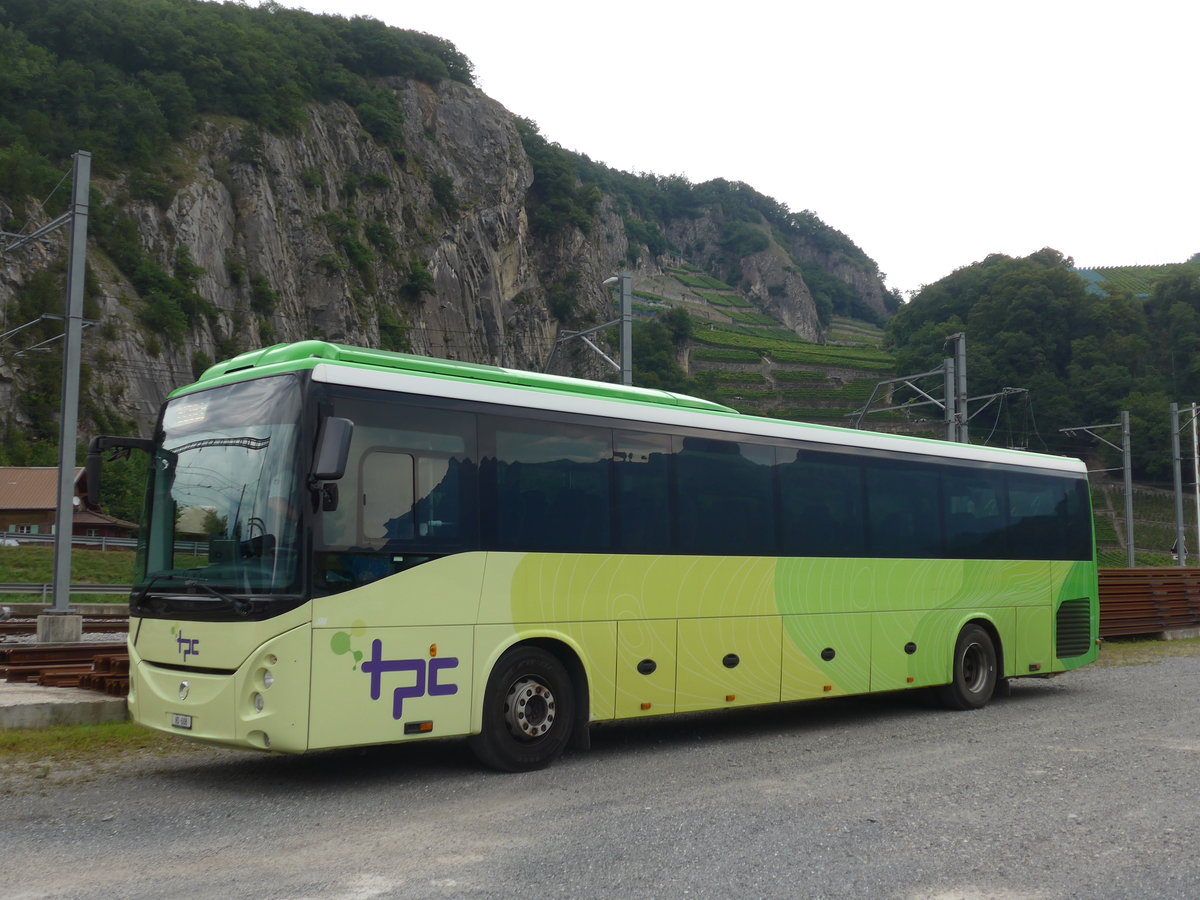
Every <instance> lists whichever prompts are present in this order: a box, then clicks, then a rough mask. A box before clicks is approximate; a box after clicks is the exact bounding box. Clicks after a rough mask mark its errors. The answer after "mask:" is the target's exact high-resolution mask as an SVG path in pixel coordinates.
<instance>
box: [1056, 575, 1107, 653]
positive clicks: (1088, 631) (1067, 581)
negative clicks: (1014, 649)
mask: <svg viewBox="0 0 1200 900" xmlns="http://www.w3.org/2000/svg"><path fill="white" fill-rule="evenodd" d="M1051 565H1052V566H1053V573H1054V614H1055V618H1054V644H1055V654H1054V655H1055V659H1054V671H1055V672H1066V671H1070V670H1071V669H1078V668H1079V667H1080V666H1085V665H1087V664H1088V663H1091V662H1095V661H1096V658H1097V657H1098V656H1099V654H1100V645H1099V643H1098V641H1099V638H1100V599H1099V597H1100V594H1099V587H1098V585H1097V581H1096V579H1097V573H1096V564H1095V563H1094V562H1092V561H1090V560H1083V561H1080V562H1056V563H1051ZM1064 605H1065V606H1066V607H1067V608H1066V609H1064V608H1063V607H1064ZM1060 629H1064V630H1069V632H1070V634H1069V635H1068V634H1060V633H1059V631H1060ZM1060 653H1062V654H1064V655H1061V656H1060V655H1059V654H1060ZM1068 653H1069V654H1070V655H1066V654H1068Z"/></svg>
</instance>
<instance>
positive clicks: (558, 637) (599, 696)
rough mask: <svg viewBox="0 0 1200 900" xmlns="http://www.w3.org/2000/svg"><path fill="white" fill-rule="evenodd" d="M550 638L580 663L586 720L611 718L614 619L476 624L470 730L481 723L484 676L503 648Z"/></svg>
mask: <svg viewBox="0 0 1200 900" xmlns="http://www.w3.org/2000/svg"><path fill="white" fill-rule="evenodd" d="M532 640H537V641H552V642H554V643H557V644H561V645H563V646H564V647H566V648H567V649H568V650H569V651H570V652H571V653H573V654H574V655H575V656H576V657H577V658H578V659H579V662H580V664H581V665H582V666H583V671H584V676H585V677H586V678H587V684H588V712H589V715H588V718H589V721H593V722H595V721H597V720H601V719H611V718H612V717H613V715H614V713H613V710H614V705H613V696H614V694H615V693H616V681H615V674H616V673H615V667H616V659H617V624H616V622H549V623H546V624H539V625H531V626H527V627H514V626H512V625H480V626H479V627H478V628H476V629H475V672H474V678H475V688H474V690H475V696H476V698H478V699H477V701H476V702H475V703H474V705H473V708H472V710H471V733H472V734H478V733H479V729H480V727H481V726H482V723H483V698H484V696H485V692H486V689H487V682H488V678H489V677H490V676H491V674H492V670H493V669H494V668H495V667H496V663H497V661H499V659H500V657H501V656H503V655H504V652H505V651H506V650H508V649H509V648H510V647H512V646H513V645H515V644H519V643H521V642H522V641H532Z"/></svg>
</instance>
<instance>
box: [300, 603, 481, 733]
mask: <svg viewBox="0 0 1200 900" xmlns="http://www.w3.org/2000/svg"><path fill="white" fill-rule="evenodd" d="M473 631H474V629H473V628H472V627H471V626H469V625H419V626H413V627H409V628H375V627H372V628H367V627H365V626H361V625H360V626H354V627H350V628H317V629H314V630H313V646H312V700H311V713H310V725H309V746H310V747H311V748H313V749H317V748H326V747H347V746H351V745H354V744H384V743H392V742H397V741H405V740H413V739H415V738H421V737H445V736H448V735H461V734H466V733H467V732H468V730H469V728H470V721H471V706H472V700H473V695H472V684H473V679H472V677H471V676H472V665H473ZM422 723H425V724H424V726H423V725H422ZM406 726H407V733H406ZM422 729H423V730H422Z"/></svg>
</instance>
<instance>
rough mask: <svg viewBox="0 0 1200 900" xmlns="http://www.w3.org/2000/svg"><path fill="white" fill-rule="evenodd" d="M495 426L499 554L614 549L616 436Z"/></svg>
mask: <svg viewBox="0 0 1200 900" xmlns="http://www.w3.org/2000/svg"><path fill="white" fill-rule="evenodd" d="M495 421H496V426H495V447H496V466H495V473H496V475H495V478H496V543H497V546H498V547H500V548H501V549H507V550H559V551H580V552H586V551H592V552H599V551H603V550H608V549H610V547H611V543H612V542H611V537H610V536H611V524H610V517H609V477H610V476H609V469H610V465H611V459H612V433H611V432H610V431H609V430H608V429H605V428H591V427H587V426H582V425H565V424H553V423H544V422H533V421H525V420H515V419H514V420H505V419H497V420H495Z"/></svg>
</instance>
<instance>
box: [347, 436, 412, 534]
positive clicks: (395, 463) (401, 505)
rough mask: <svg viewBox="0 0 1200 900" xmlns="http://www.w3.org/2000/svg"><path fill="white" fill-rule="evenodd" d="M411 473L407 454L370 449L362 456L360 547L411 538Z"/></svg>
mask: <svg viewBox="0 0 1200 900" xmlns="http://www.w3.org/2000/svg"><path fill="white" fill-rule="evenodd" d="M413 474H414V465H413V458H412V456H411V455H410V454H408V453H397V452H395V451H393V450H371V451H369V452H368V453H367V454H366V455H364V456H363V458H362V463H361V469H360V475H359V484H361V485H362V495H361V509H360V515H359V534H360V535H361V538H362V539H361V541H360V543H361V544H362V545H364V546H378V545H379V544H382V543H384V542H385V541H388V540H411V539H412V537H413V534H414V533H415V529H414V527H413V515H412V512H413Z"/></svg>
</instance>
